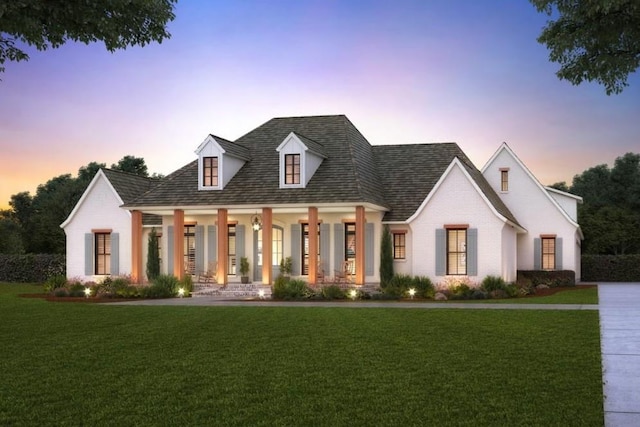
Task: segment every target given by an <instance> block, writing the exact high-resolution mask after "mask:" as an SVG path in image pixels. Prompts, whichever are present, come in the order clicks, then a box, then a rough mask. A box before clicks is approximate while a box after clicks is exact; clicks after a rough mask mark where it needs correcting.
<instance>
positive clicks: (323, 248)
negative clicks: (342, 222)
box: [320, 223, 331, 276]
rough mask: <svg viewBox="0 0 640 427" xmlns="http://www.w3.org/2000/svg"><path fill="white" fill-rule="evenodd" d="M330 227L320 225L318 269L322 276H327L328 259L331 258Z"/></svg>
mask: <svg viewBox="0 0 640 427" xmlns="http://www.w3.org/2000/svg"><path fill="white" fill-rule="evenodd" d="M330 244H331V226H330V225H329V224H325V223H322V224H320V262H321V263H322V265H321V266H320V268H322V269H323V270H324V274H325V275H327V276H329V275H330V271H329V262H330V260H329V257H330V256H331V248H330V247H329V245H330Z"/></svg>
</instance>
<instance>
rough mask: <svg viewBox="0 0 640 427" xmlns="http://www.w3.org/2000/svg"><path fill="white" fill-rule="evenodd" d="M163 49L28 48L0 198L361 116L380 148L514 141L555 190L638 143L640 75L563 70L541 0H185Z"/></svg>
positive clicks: (1, 124) (5, 120) (9, 118)
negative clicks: (609, 80)
mask: <svg viewBox="0 0 640 427" xmlns="http://www.w3.org/2000/svg"><path fill="white" fill-rule="evenodd" d="M175 12H176V19H175V20H174V21H173V22H172V23H171V24H170V25H169V31H170V32H171V34H172V37H171V39H169V40H167V41H165V42H164V43H162V44H153V45H149V46H146V47H143V48H140V47H135V48H129V49H127V50H126V51H118V52H115V53H109V52H107V51H106V49H105V48H104V46H103V45H102V44H92V45H89V46H86V45H83V44H74V43H69V44H67V45H65V46H64V47H62V48H60V49H56V50H48V51H44V52H38V51H35V50H33V49H29V50H28V52H29V54H30V56H31V59H30V60H29V61H28V62H21V63H5V66H6V71H5V73H3V74H2V75H0V78H1V79H2V82H0V208H6V207H7V204H8V201H9V198H10V196H11V195H12V194H15V193H18V192H20V191H30V192H31V193H32V194H34V193H35V190H36V187H37V185H38V184H42V183H45V182H46V181H47V180H49V179H50V178H53V177H54V176H57V175H60V174H65V173H71V174H73V175H74V176H75V175H76V174H77V171H78V168H80V167H81V166H83V165H86V164H87V163H89V162H91V161H96V162H103V163H107V165H110V164H111V163H115V162H117V161H118V160H119V159H121V158H122V157H124V156H125V155H134V156H137V157H143V158H144V159H145V160H146V162H147V165H148V167H149V171H150V172H158V173H162V174H168V173H170V172H172V171H174V170H175V169H177V168H179V167H181V166H183V165H184V164H186V163H188V162H190V161H191V160H193V159H195V154H194V150H195V149H196V148H197V147H198V145H199V144H200V143H201V142H202V141H203V140H204V138H205V137H206V136H207V135H208V134H209V133H214V134H216V135H218V136H221V137H223V138H227V139H230V140H235V139H236V138H238V137H240V136H242V135H243V134H245V133H246V132H248V131H250V130H252V129H253V128H255V127H257V126H259V125H261V124H262V123H264V122H265V121H267V120H269V119H270V118H272V117H282V116H302V115H317V114H346V115H347V117H349V119H350V120H351V121H352V122H353V123H354V124H355V126H356V127H357V128H358V129H359V130H360V132H362V134H363V135H364V136H365V137H366V138H367V139H368V140H369V142H370V143H372V144H389V143H396V144H397V143H417V142H447V141H455V142H457V143H458V144H459V145H460V146H461V148H462V149H463V150H464V151H465V152H466V153H467V155H468V156H469V157H470V158H471V160H472V161H473V162H474V163H475V164H476V166H477V167H478V168H482V166H483V165H484V163H485V162H486V161H487V160H488V159H489V157H490V156H491V155H492V154H493V152H494V151H495V150H496V149H497V148H498V147H499V145H500V144H501V143H502V142H503V141H506V142H507V143H508V144H509V145H510V147H511V148H512V149H513V150H514V151H515V152H516V154H517V155H518V156H519V157H520V158H521V159H522V160H523V161H524V162H525V164H526V165H527V166H528V167H529V168H530V169H531V171H532V172H533V173H534V175H536V176H537V177H538V178H539V179H540V181H541V182H542V183H543V184H551V183H554V182H557V181H568V182H569V183H570V182H571V179H572V177H573V176H574V175H575V174H578V173H581V172H582V171H583V170H585V169H587V168H589V167H592V166H595V165H598V164H602V163H608V164H610V165H611V164H612V163H613V161H614V160H615V158H616V157H618V156H620V155H622V154H624V153H626V152H629V151H632V152H636V153H637V152H640V75H639V74H638V73H637V72H636V73H635V74H634V75H632V76H631V78H630V80H629V82H630V84H631V86H630V87H628V88H627V89H626V90H625V91H624V92H623V93H622V94H621V95H613V96H607V95H606V94H605V92H604V89H603V88H602V87H601V86H598V85H596V84H583V85H581V86H572V85H571V84H569V83H567V82H564V81H560V80H558V78H557V77H556V76H555V71H556V70H557V68H558V65H557V64H553V63H549V61H548V52H547V50H546V48H545V47H544V46H542V45H540V44H538V42H537V41H536V37H537V36H538V35H539V33H540V30H541V28H542V27H543V26H544V24H545V21H546V20H547V17H546V16H545V15H542V14H539V13H537V11H536V9H535V8H534V7H533V6H532V5H531V4H530V3H529V2H528V1H524V0H521V1H513V0H493V1H491V2H478V1H477V0H430V1H425V0H420V1H394V2H389V1H337V0H334V1H331V0H318V1H300V0H296V1H278V0H273V1H194V0H189V1H186V0H183V1H181V2H180V3H179V4H178V5H177V7H176V11H175Z"/></svg>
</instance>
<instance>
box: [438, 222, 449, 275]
mask: <svg viewBox="0 0 640 427" xmlns="http://www.w3.org/2000/svg"><path fill="white" fill-rule="evenodd" d="M446 238H447V233H446V230H445V229H444V228H437V229H436V276H444V275H445V274H447V253H446V252H447V244H446V243H447V242H446Z"/></svg>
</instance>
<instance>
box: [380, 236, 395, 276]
mask: <svg viewBox="0 0 640 427" xmlns="http://www.w3.org/2000/svg"><path fill="white" fill-rule="evenodd" d="M392 278H393V243H392V242H391V232H390V231H389V226H388V225H385V226H384V227H383V229H382V240H381V241H380V286H382V287H383V288H384V287H386V286H387V284H388V283H389V282H390V281H391V279H392Z"/></svg>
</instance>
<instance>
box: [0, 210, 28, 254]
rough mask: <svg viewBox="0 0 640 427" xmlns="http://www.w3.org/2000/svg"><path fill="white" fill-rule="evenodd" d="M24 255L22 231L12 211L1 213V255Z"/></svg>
mask: <svg viewBox="0 0 640 427" xmlns="http://www.w3.org/2000/svg"><path fill="white" fill-rule="evenodd" d="M21 253H24V246H23V245H22V229H21V228H20V225H19V224H18V223H17V221H16V220H15V218H14V215H13V213H12V211H10V210H2V211H0V254H21Z"/></svg>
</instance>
